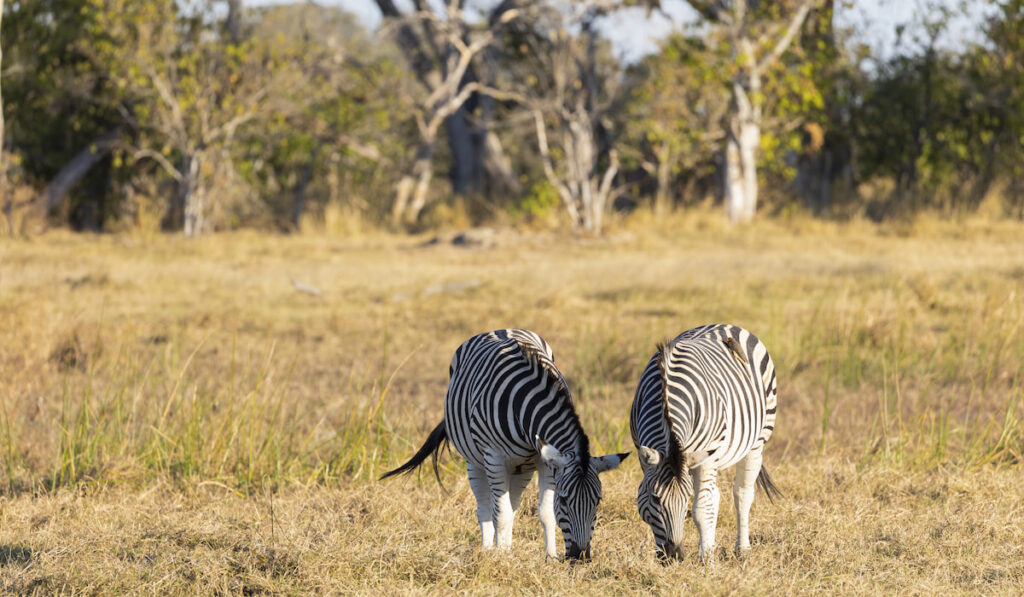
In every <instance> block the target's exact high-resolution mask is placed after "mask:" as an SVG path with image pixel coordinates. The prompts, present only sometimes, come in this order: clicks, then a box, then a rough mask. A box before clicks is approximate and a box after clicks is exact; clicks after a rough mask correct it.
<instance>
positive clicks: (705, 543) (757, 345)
mask: <svg viewBox="0 0 1024 597" xmlns="http://www.w3.org/2000/svg"><path fill="white" fill-rule="evenodd" d="M776 398H777V388H776V381H775V365H774V363H772V359H771V357H770V356H769V355H768V349H767V348H765V346H764V344H762V343H761V341H760V340H758V339H757V338H756V337H755V336H754V335H753V334H751V333H750V332H748V331H747V330H744V329H743V328H740V327H737V326H733V325H706V326H701V327H697V328H693V329H691V330H687V331H685V332H683V333H682V334H680V335H679V336H678V337H676V338H675V339H674V340H673V341H672V342H671V343H669V344H668V345H666V346H659V348H658V351H657V352H656V353H655V354H654V356H652V357H651V360H650V362H648V364H647V367H646V368H645V369H644V372H643V374H642V375H641V376H640V383H639V384H638V386H637V391H636V396H635V397H634V399H633V408H632V410H631V412H630V431H631V433H632V435H633V443H634V444H636V446H637V450H638V456H639V459H640V463H641V466H642V467H643V469H644V479H643V481H642V482H641V483H640V489H639V492H638V494H637V508H638V509H639V511H640V517H641V518H642V519H643V520H644V521H645V522H647V524H649V525H650V527H651V530H652V531H653V532H654V541H655V545H656V547H657V550H658V552H659V554H661V555H663V556H667V557H674V558H679V557H681V556H682V549H681V542H682V531H683V522H684V521H685V519H686V511H687V506H688V504H689V501H690V498H691V497H693V496H694V493H696V498H695V499H694V501H693V510H692V514H693V519H694V523H695V524H696V526H697V531H698V533H699V534H700V542H699V550H698V555H699V557H700V559H701V561H707V560H708V559H709V558H711V557H712V556H713V553H714V545H715V525H716V522H717V518H718V506H719V501H720V494H719V491H718V484H717V477H718V471H719V470H721V469H724V468H727V467H730V466H733V465H736V480H735V483H734V485H733V500H734V503H735V506H736V517H737V537H736V550H737V552H742V551H744V550H746V549H748V548H749V547H750V538H749V517H750V505H751V503H752V502H753V499H754V487H755V485H760V486H761V488H762V489H763V490H764V491H765V493H766V494H767V495H768V497H769V499H772V498H773V494H777V493H778V490H777V489H776V488H775V485H774V484H773V483H772V481H771V478H770V477H769V476H768V472H767V470H765V468H764V467H763V465H762V464H761V460H762V452H763V450H764V444H765V442H767V441H768V438H770V437H771V434H772V430H773V429H774V428H775V410H776Z"/></svg>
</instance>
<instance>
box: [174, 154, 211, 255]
mask: <svg viewBox="0 0 1024 597" xmlns="http://www.w3.org/2000/svg"><path fill="white" fill-rule="evenodd" d="M202 168H203V158H202V153H201V152H199V151H197V152H195V153H193V154H191V155H188V156H186V157H185V159H184V160H183V161H182V169H181V174H182V179H181V182H179V183H178V185H179V186H178V188H179V192H180V193H181V205H182V208H183V210H184V223H183V226H182V229H183V231H184V232H185V236H187V237H190V238H191V237H195V236H199V235H200V234H202V233H203V232H204V231H205V228H206V197H205V193H204V192H203V183H202Z"/></svg>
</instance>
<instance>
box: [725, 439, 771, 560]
mask: <svg viewBox="0 0 1024 597" xmlns="http://www.w3.org/2000/svg"><path fill="white" fill-rule="evenodd" d="M763 450H764V445H763V444H762V445H760V446H758V447H757V448H755V449H753V450H751V451H750V453H748V454H747V455H746V456H745V457H744V458H743V460H740V461H739V462H738V463H736V480H735V481H734V482H733V485H732V498H733V501H734V502H735V504H736V555H740V554H742V553H743V552H745V551H747V550H749V549H750V505H751V504H753V503H754V488H755V486H756V484H757V475H758V473H760V472H761V455H762V453H763Z"/></svg>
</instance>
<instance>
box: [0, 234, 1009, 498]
mask: <svg viewBox="0 0 1024 597" xmlns="http://www.w3.org/2000/svg"><path fill="white" fill-rule="evenodd" d="M717 234H718V235H719V236H716V237H715V238H713V239H704V238H703V237H700V236H699V235H696V234H695V235H694V236H693V238H692V239H691V240H690V241H688V242H693V243H694V244H693V246H681V245H680V244H679V243H676V242H674V241H672V242H669V241H666V243H665V244H664V245H659V244H657V240H656V239H653V240H652V239H651V238H645V239H644V242H645V243H650V244H651V246H647V244H642V245H638V246H625V247H618V246H611V245H609V246H601V245H596V246H586V247H583V246H576V245H568V246H565V247H561V248H560V249H559V250H556V251H552V249H551V247H550V246H548V245H547V244H542V245H539V246H537V247H534V248H531V247H530V246H528V245H527V246H518V245H517V246H516V247H514V248H498V249H494V250H489V251H486V252H473V251H469V252H452V251H450V250H449V249H445V248H431V249H422V250H416V251H409V250H406V249H405V248H404V245H400V244H399V243H398V241H396V240H387V239H384V240H380V239H378V240H375V241H374V242H375V243H378V244H379V246H376V245H375V246H365V245H356V246H354V247H352V246H348V245H338V244H332V242H333V241H330V240H323V239H312V240H311V239H303V238H296V239H277V240H267V239H258V240H257V239H250V238H247V237H245V236H239V237H230V238H227V239H226V240H223V239H207V240H203V241H200V242H199V243H196V244H189V245H182V246H178V245H177V244H176V243H177V241H175V240H173V239H163V240H160V241H159V242H157V243H156V244H155V245H154V246H153V247H152V248H146V249H144V250H139V249H137V248H136V247H134V246H127V247H121V246H120V245H118V240H117V239H107V238H101V239H99V240H96V241H89V242H87V241H84V240H82V239H80V238H78V237H74V238H72V239H62V241H61V242H55V243H53V244H50V245H46V244H41V245H33V246H30V245H27V244H26V245H24V246H19V247H18V251H17V253H16V254H14V256H13V257H12V259H11V261H12V262H14V263H24V264H28V265H29V266H31V267H25V268H24V270H12V271H13V272H14V273H13V274H10V275H8V276H7V278H5V280H8V278H9V280H8V281H5V286H4V288H3V293H2V294H0V326H3V328H4V330H5V333H8V332H9V335H8V336H7V337H5V339H7V338H10V342H9V343H8V344H7V345H5V346H4V348H5V350H4V351H3V352H0V475H3V479H4V481H5V484H6V485H7V487H8V489H17V488H30V489H53V488H56V487H61V486H66V485H73V484H90V483H100V484H108V483H137V484H141V483H146V482H149V481H151V480H153V479H161V480H166V481H168V482H171V483H176V484H180V485H182V486H187V487H194V486H197V485H199V484H206V485H223V486H225V487H229V488H231V489H232V490H237V491H241V492H243V493H245V492H251V491H252V490H253V488H255V487H262V486H264V485H266V484H274V485H280V484H303V485H308V484H331V483H339V482H343V481H349V480H358V481H364V480H368V479H372V478H375V477H376V476H377V475H379V474H380V473H381V472H382V471H383V470H385V469H386V468H390V467H392V466H394V465H395V464H397V462H399V461H400V460H403V459H404V458H405V457H407V456H408V455H409V454H410V453H411V452H412V451H413V450H414V449H415V448H416V447H418V445H419V442H420V441H421V440H422V437H423V435H424V434H425V431H426V430H427V429H428V428H429V427H431V426H432V425H434V424H436V422H437V413H439V412H440V409H441V404H442V401H443V394H444V384H445V382H446V375H445V373H446V367H445V366H446V364H447V361H448V359H449V358H450V354H451V350H453V349H454V348H455V346H457V345H458V343H459V342H461V341H462V340H464V339H465V338H466V337H467V336H468V335H470V334H472V333H477V332H480V331H485V330H488V329H494V328H497V327H502V326H507V325H523V326H525V327H531V328H533V329H535V330H536V331H538V332H540V333H541V334H542V335H544V336H545V337H546V339H547V340H548V341H549V342H550V343H551V344H552V346H553V348H554V352H555V355H556V362H557V363H558V365H559V368H560V369H561V370H562V371H563V373H565V375H566V377H567V379H568V380H569V382H570V387H571V388H572V389H573V392H574V395H575V396H576V397H577V399H578V402H579V410H580V414H581V417H582V420H583V423H584V426H585V427H586V428H587V430H588V433H589V434H590V436H591V437H592V439H593V441H594V444H595V448H594V449H595V451H596V450H601V451H604V452H610V451H613V450H615V451H627V450H629V449H630V448H631V443H632V442H631V440H630V437H629V431H628V411H629V404H630V401H631V400H632V396H633V392H634V390H635V383H636V380H637V379H638V377H639V374H640V372H641V370H642V369H643V367H644V366H645V364H646V362H647V359H648V358H649V356H650V354H651V352H652V351H653V346H654V344H655V342H657V341H660V340H665V339H668V338H671V337H673V336H674V335H675V334H678V333H679V332H681V331H683V330H684V329H686V328H688V327H691V326H693V325H698V324H702V323H708V322H714V321H729V322H733V323H738V324H741V325H744V326H745V327H747V328H748V329H750V330H752V331H753V332H755V333H756V334H757V335H758V336H759V337H760V338H761V339H762V340H763V341H765V343H766V344H767V346H768V347H769V350H770V351H771V353H772V356H773V358H774V360H775V362H776V366H777V374H778V379H779V389H780V402H779V404H780V406H779V421H778V424H779V426H778V428H777V430H776V433H775V435H774V436H773V439H772V447H770V448H769V459H773V458H778V459H780V460H782V459H783V455H785V458H796V459H799V458H804V457H809V456H831V455H840V456H841V457H843V458H847V459H849V460H851V461H857V462H859V463H860V464H861V466H863V467H870V466H874V465H875V464H877V463H885V464H890V465H894V466H901V467H914V468H927V467H936V466H962V467H978V466H986V465H1004V464H1013V463H1017V462H1019V461H1020V459H1021V454H1022V452H1024V432H1022V422H1021V421H1022V419H1024V397H1022V395H1021V392H1020V385H1021V383H1022V382H1024V334H1022V332H1021V329H1022V327H1024V308H1022V305H1021V304H1020V303H1021V301H1019V300H1017V297H1018V296H1020V295H1021V294H1022V292H1024V288H1022V287H1021V283H1022V282H1021V278H1020V276H1019V273H1018V272H1021V271H1024V264H1022V263H1021V262H1020V258H1019V256H1020V254H1021V251H1018V250H1017V249H1018V248H1021V243H1020V241H1019V240H1017V237H1016V236H1012V237H1011V236H1007V237H1006V238H1003V237H999V238H997V239H996V240H984V241H975V240H972V239H971V238H969V237H968V238H967V239H965V240H961V241H958V242H962V243H964V246H963V247H961V248H960V251H961V252H962V253H964V254H966V255H968V257H964V258H960V261H955V262H954V263H953V266H950V265H949V264H948V263H947V262H946V261H948V259H949V256H948V255H938V256H936V255H934V253H935V247H934V245H932V244H929V241H928V239H927V238H925V239H923V240H921V241H914V240H905V239H892V238H888V237H880V236H871V235H856V234H854V235H851V236H850V237H849V238H842V237H839V238H832V237H828V238H825V237H816V236H813V235H810V236H808V237H807V238H801V239H799V240H793V239H785V238H781V239H780V238H772V237H770V236H752V233H751V232H750V231H742V230H740V231H735V232H730V231H720V232H718V233H717ZM765 238H768V239H769V240H768V241H765V240H764V239H765ZM90 242H91V243H92V244H90ZM97 247H98V249H97ZM752 247H757V251H758V255H756V260H754V261H752V256H751V253H752ZM808 247H831V248H833V249H835V247H838V249H835V252H836V255H830V254H825V255H819V254H818V253H817V252H815V251H811V250H808ZM396 248H400V249H401V253H400V255H401V258H400V259H398V258H396V255H397V254H399V253H396ZM89 251H94V253H93V254H91V253H89ZM826 253H827V252H826ZM72 254H73V255H74V256H75V257H76V260H70V259H67V260H65V259H64V258H66V257H67V256H68V255H72ZM886 255H898V256H899V259H890V258H888V257H885V256H886ZM954 256H955V255H954ZM43 264H45V265H46V266H47V267H51V268H54V271H52V272H49V270H47V269H45V268H44V267H43ZM539 264H543V266H541V265H539ZM954 266H955V267H954ZM62 267H63V268H64V269H60V268H62ZM244 267H250V268H251V269H252V271H253V272H259V274H258V275H257V274H253V273H252V272H248V273H244V274H240V273H236V272H235V271H234V270H236V269H238V268H244ZM950 268H952V269H950ZM154 271H162V272H164V274H162V275H161V276H155V275H154V274H153V273H152V272H154ZM40 272H44V273H40ZM336 272H337V273H336ZM5 275H6V274H5ZM293 275H294V276H296V277H297V278H299V279H306V280H309V281H310V282H315V283H316V284H317V285H318V287H320V288H321V289H322V290H323V294H324V296H323V297H322V298H316V299H312V298H310V297H307V296H306V295H301V294H298V293H295V292H294V289H293V288H292V287H291V286H290V285H288V284H287V282H284V283H282V282H281V281H282V280H283V281H287V280H288V278H289V277H291V276H293ZM252 276H255V277H252ZM469 276H472V277H474V278H484V279H485V280H484V281H485V283H484V284H481V285H479V286H477V287H475V289H474V290H472V291H471V292H457V291H452V292H447V291H445V292H443V293H434V294H429V295H428V294H427V293H423V292H421V291H422V289H423V288H426V287H428V286H436V285H437V283H438V281H439V280H440V281H445V280H461V279H466V278H467V277H469ZM165 278H167V279H170V280H171V281H172V282H173V281H175V280H182V279H188V280H189V281H190V283H191V284H193V285H195V286H197V287H201V288H203V289H204V292H203V293H202V294H197V293H196V292H195V291H193V290H191V289H190V286H187V285H185V284H178V283H177V282H175V283H173V284H168V282H167V279H165ZM389 297H402V298H394V299H393V300H392V299H391V298H389ZM93 311H95V312H98V315H96V314H95V313H93ZM68 313H71V314H79V313H81V314H82V315H73V316H72V315H68ZM82 330H87V331H85V332H83V331H82ZM19 346H20V347H22V348H21V350H20V351H19V350H18V349H17V348H14V349H12V348H9V347H19ZM39 355H42V356H41V357H40V356H39ZM37 402H38V406H37V405H36V403H37ZM779 444H781V446H780V445H779ZM447 462H449V464H447V465H446V466H445V468H446V470H448V471H450V472H451V473H452V474H453V473H454V472H455V471H456V470H459V469H460V468H461V463H460V462H459V460H458V459H452V460H449V461H447ZM773 464H774V463H773ZM204 486H205V485H204Z"/></svg>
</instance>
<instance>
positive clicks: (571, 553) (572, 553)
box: [565, 543, 590, 561]
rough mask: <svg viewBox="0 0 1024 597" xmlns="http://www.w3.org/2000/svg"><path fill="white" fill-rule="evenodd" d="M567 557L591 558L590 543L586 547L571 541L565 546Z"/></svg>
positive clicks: (577, 558) (569, 558)
mask: <svg viewBox="0 0 1024 597" xmlns="http://www.w3.org/2000/svg"><path fill="white" fill-rule="evenodd" d="M565 559H567V560H584V561H585V560H589V559H590V545H587V547H586V549H584V548H582V547H580V546H579V545H576V544H575V543H569V545H568V546H567V547H566V548H565Z"/></svg>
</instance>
